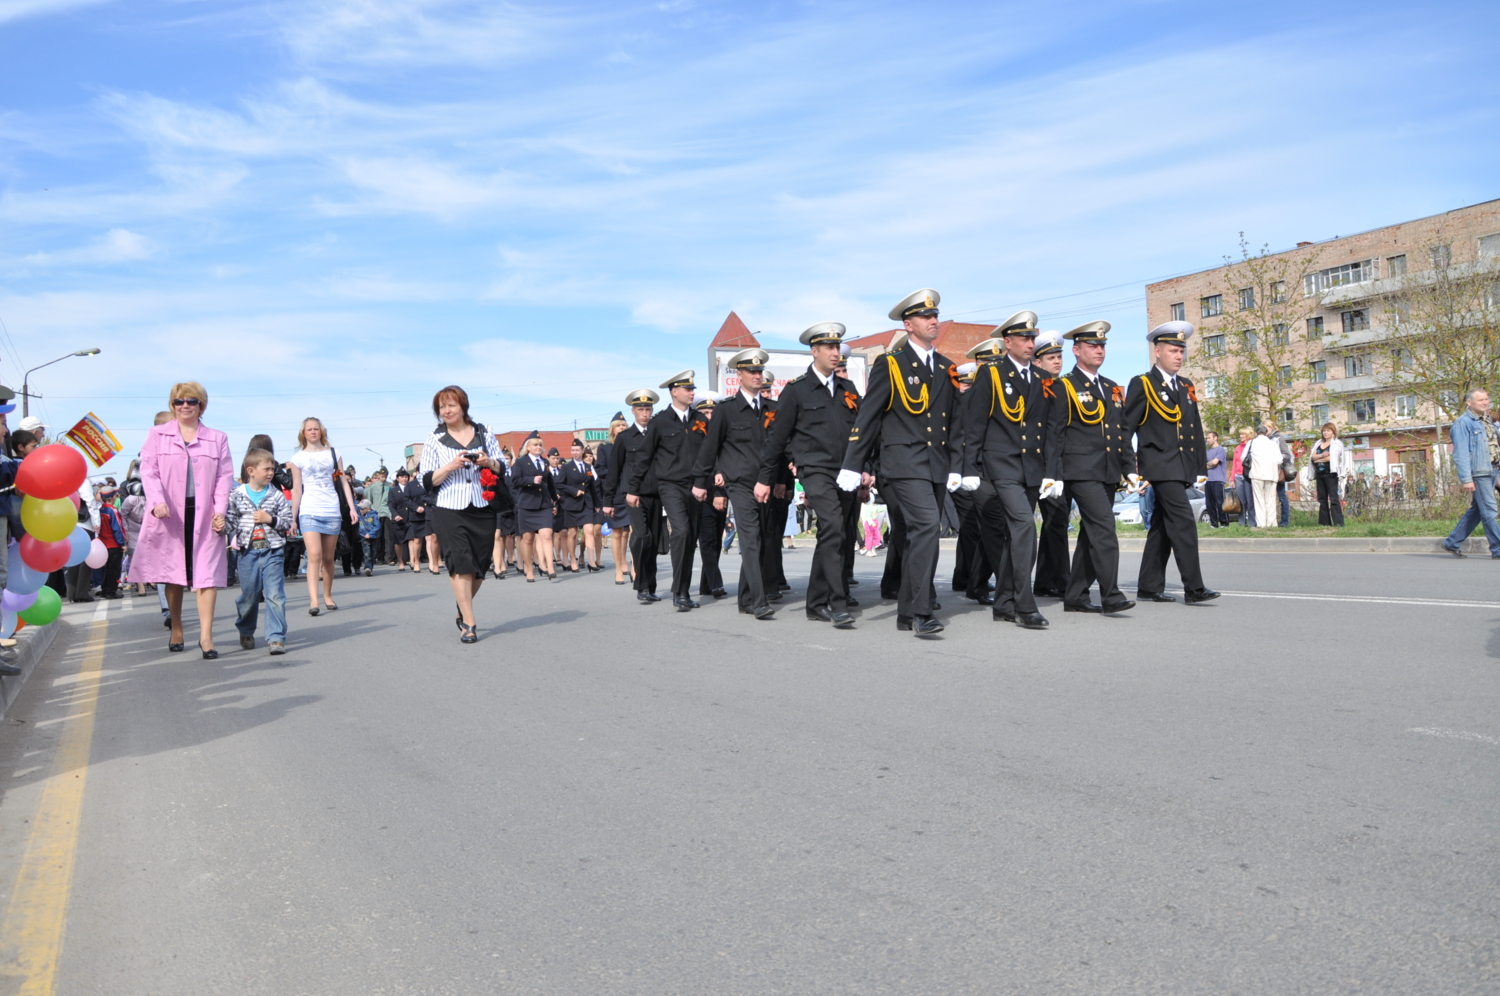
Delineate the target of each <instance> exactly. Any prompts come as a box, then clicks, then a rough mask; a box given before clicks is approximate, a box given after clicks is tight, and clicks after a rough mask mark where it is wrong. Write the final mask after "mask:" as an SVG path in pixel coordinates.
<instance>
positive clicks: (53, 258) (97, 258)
mask: <svg viewBox="0 0 1500 996" xmlns="http://www.w3.org/2000/svg"><path fill="white" fill-rule="evenodd" d="M155 253H156V246H155V244H154V243H153V242H152V241H151V240H150V239H148V238H146V237H145V236H144V235H139V234H137V233H135V232H132V231H130V230H129V229H125V228H111V229H110V230H109V231H108V232H106V233H105V234H104V235H103V236H101V237H100V238H98V239H96V240H95V241H94V242H92V243H91V244H89V245H86V246H79V247H77V248H75V249H63V250H59V251H57V252H37V253H32V254H31V255H29V256H27V257H26V258H25V263H26V264H27V265H28V266H87V265H91V264H111V263H133V262H135V261H137V260H142V259H147V258H149V257H151V256H153V255H155Z"/></svg>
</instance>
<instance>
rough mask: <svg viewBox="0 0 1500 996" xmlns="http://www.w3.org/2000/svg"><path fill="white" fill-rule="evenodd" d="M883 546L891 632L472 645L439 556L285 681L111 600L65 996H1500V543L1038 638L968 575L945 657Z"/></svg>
mask: <svg viewBox="0 0 1500 996" xmlns="http://www.w3.org/2000/svg"><path fill="white" fill-rule="evenodd" d="M808 559H809V554H808V551H807V550H805V549H804V550H799V551H797V552H796V553H795V554H793V555H792V556H791V559H790V561H789V573H794V574H795V573H805V571H806V565H807V562H808ZM1124 561H1125V566H1126V576H1127V577H1130V578H1133V576H1134V567H1135V563H1136V558H1135V556H1134V555H1129V554H1127V555H1126V556H1125V558H1124ZM725 563H726V567H727V568H728V569H727V570H726V574H727V575H730V576H731V577H732V575H733V574H734V573H735V572H736V571H737V562H736V561H735V559H734V558H732V557H731V558H729V559H728V560H726V562H725ZM949 563H950V561H949V560H948V557H947V556H945V558H944V564H943V568H942V569H941V570H940V572H939V577H940V578H941V577H944V576H945V573H946V571H947V570H948V569H949V566H948V565H949ZM882 564H883V560H881V559H868V560H867V559H864V558H859V561H858V569H859V571H860V576H861V577H862V578H863V579H864V581H865V583H864V584H863V585H861V586H860V587H859V588H858V589H857V594H858V595H859V596H860V597H861V598H862V600H863V601H864V603H865V604H864V606H863V609H862V613H861V621H860V625H859V627H858V628H857V629H856V630H853V631H849V632H841V631H836V630H834V629H832V628H830V627H828V626H826V625H822V624H817V623H812V622H807V621H805V620H804V618H803V616H802V613H801V602H800V600H794V599H789V600H788V601H787V602H784V603H783V606H784V608H783V610H782V611H781V612H780V613H779V616H780V618H778V619H777V620H776V621H774V622H757V621H755V620H754V619H752V618H751V617H749V616H743V615H739V614H738V613H736V611H735V605H734V602H733V600H732V599H729V600H726V601H725V602H722V603H717V604H715V603H713V600H712V599H707V600H706V603H707V604H705V605H704V607H703V608H702V609H700V610H698V611H695V612H693V613H691V614H678V613H676V612H674V611H672V608H671V606H670V603H662V604H658V605H655V606H651V607H642V606H639V605H638V604H637V603H636V602H635V601H634V599H633V598H632V597H631V596H630V594H629V589H628V588H623V587H616V586H614V585H613V584H612V575H611V574H610V573H608V572H606V573H603V574H599V575H588V576H570V577H568V578H567V579H566V580H563V581H561V582H559V583H557V584H552V585H549V584H546V583H539V584H526V583H525V582H524V581H522V580H519V579H517V578H516V577H515V576H512V577H511V578H510V579H508V580H506V581H503V582H498V583H496V582H489V583H487V584H486V586H485V588H484V590H483V591H482V592H481V594H480V596H479V620H480V634H481V641H480V642H479V643H478V644H477V645H475V646H472V647H466V646H462V645H460V644H459V643H458V639H457V635H458V634H457V631H456V629H455V628H454V625H453V622H452V613H451V612H450V606H451V604H452V598H451V596H450V594H449V592H448V583H447V579H446V578H441V577H431V576H428V575H425V574H424V575H421V576H417V577H413V576H410V575H403V576H396V575H393V574H390V573H386V574H384V575H379V576H377V577H375V578H373V579H363V578H361V579H351V580H348V581H342V580H341V581H340V582H339V584H338V586H337V595H338V598H339V602H340V604H341V606H342V608H341V610H340V611H338V612H336V613H332V614H329V615H325V616H323V617H320V618H317V619H312V618H309V617H308V616H307V614H306V611H305V608H306V594H305V588H303V587H302V586H300V585H299V586H297V587H296V590H295V591H293V592H292V593H291V596H292V597H291V604H292V612H291V625H292V633H291V637H290V640H289V647H290V653H289V654H288V655H287V656H286V657H282V658H271V657H269V656H267V655H266V653H265V651H264V650H263V649H258V650H256V651H254V652H243V651H240V650H239V649H238V648H237V647H236V644H235V642H234V631H233V627H232V619H233V611H234V610H233V598H232V596H233V595H235V594H237V592H235V591H231V592H227V593H225V594H228V595H230V596H231V597H230V598H226V599H223V600H221V602H220V606H219V623H218V625H219V640H218V642H219V646H220V648H221V650H222V651H223V652H224V656H223V658H222V659H220V660H219V661H216V662H208V661H203V660H200V659H199V658H198V656H197V655H196V654H192V653H189V654H168V653H166V652H165V643H166V631H165V630H164V629H162V628H161V626H160V622H159V616H158V614H157V611H156V608H155V602H154V599H143V600H141V601H140V602H138V603H134V605H133V607H132V608H131V609H130V610H128V611H127V610H124V609H123V608H122V606H121V605H120V604H119V603H114V604H113V605H111V606H110V607H109V608H108V609H107V610H105V615H104V619H103V622H102V623H100V622H95V621H94V617H95V615H96V613H95V612H94V607H93V606H79V607H70V617H69V618H70V620H71V623H70V626H69V628H68V632H66V633H64V634H63V635H62V636H60V637H59V639H58V642H57V644H56V645H55V646H54V648H53V650H52V651H51V653H50V654H49V657H48V659H47V661H46V662H45V663H44V664H43V665H42V667H41V668H40V669H39V670H38V672H37V673H36V674H35V675H34V676H33V678H32V680H31V682H30V684H29V685H28V687H27V689H26V690H25V692H24V693H23V697H22V699H21V701H20V702H19V703H18V704H17V707H16V708H15V709H14V710H13V712H12V714H11V719H10V720H9V721H8V722H7V725H5V726H4V727H3V728H0V765H3V768H4V777H3V779H0V784H3V785H4V786H5V796H4V799H3V801H0V882H6V883H8V882H10V881H12V878H13V876H15V874H16V868H17V867H18V866H19V865H20V863H21V862H22V861H23V860H28V859H27V858H26V855H31V854H35V853H38V852H37V851H36V849H35V847H32V849H31V850H28V840H32V841H33V844H34V841H35V838H36V837H38V836H40V835H42V834H43V832H44V829H45V827H43V826H42V823H44V822H45V821H42V822H41V823H39V825H38V828H37V829H33V827H32V822H31V821H32V820H33V819H34V818H36V819H39V820H40V818H39V817H36V813H37V812H38V806H43V807H44V808H45V806H46V805H47V802H46V798H45V792H46V790H47V789H48V786H49V784H54V783H55V784H62V783H61V782H60V781H59V780H61V779H68V778H76V777H77V776H78V775H79V774H80V772H78V771H76V770H60V766H59V765H58V764H57V762H56V757H57V752H58V750H59V747H58V744H59V742H64V743H66V741H67V737H68V734H67V733H66V732H65V731H66V730H68V729H75V730H76V729H81V728H83V727H82V726H80V725H79V724H87V723H88V722H90V721H91V722H92V724H93V725H92V741H91V743H89V744H88V745H87V747H86V748H85V753H86V756H88V758H89V764H88V766H87V770H86V772H82V773H83V774H86V776H87V778H86V782H75V783H74V784H83V785H86V788H84V789H83V790H82V798H81V816H80V817H79V818H78V819H77V820H76V830H74V831H71V832H73V834H74V836H73V842H72V844H70V845H68V847H69V848H71V850H67V849H65V850H64V851H59V852H58V854H59V855H62V856H64V857H71V860H72V861H73V864H72V869H73V874H72V879H71V890H70V898H69V901H68V903H67V906H66V910H65V926H66V929H65V934H63V935H62V947H61V956H60V961H59V962H58V966H57V976H56V988H55V991H56V992H57V993H60V994H103V993H121V994H131V996H137V994H183V996H203V994H210V993H213V994H219V993H223V994H275V996H292V994H309V996H335V994H359V996H370V994H387V993H392V994H394V993H402V994H406V993H420V994H429V993H432V994H436V993H444V994H447V993H452V994H478V993H506V994H511V993H515V994H587V996H593V994H601V996H603V994H626V993H628V994H651V996H661V994H710V993H712V994H719V993H725V994H729V993H743V994H772V993H775V994H782V993H785V994H806V993H847V994H861V996H868V994H887V993H889V994H903V996H905V994H926V993H933V994H955V993H1048V994H1053V993H1077V994H1101V993H1243V994H1257V996H1259V994H1266V993H1277V994H1300V993H1391V994H1397V993H1399V994H1408V996H1409V994H1428V993H1434V994H1436V993H1441V994H1481V993H1483V994H1492V993H1496V992H1500V920H1497V915H1500V846H1497V845H1500V830H1497V821H1496V813H1497V811H1500V681H1497V678H1496V671H1497V658H1500V594H1496V593H1497V592H1500V584H1497V582H1500V564H1495V563H1491V562H1490V561H1488V560H1468V561H1462V562H1460V561H1455V560H1452V559H1449V558H1444V557H1436V556H1433V557H1427V556H1410V555H1408V556H1400V555H1377V554H1357V555H1347V556H1340V555H1326V554H1325V555H1315V556H1313V555H1257V554H1211V555H1206V556H1205V567H1206V574H1207V578H1208V581H1209V583H1210V584H1211V585H1213V586H1215V587H1218V588H1221V589H1223V590H1224V591H1226V592H1231V593H1233V592H1238V593H1241V594H1226V596H1225V597H1224V598H1222V599H1220V600H1219V601H1217V602H1214V603H1212V604H1208V605H1203V606H1191V607H1190V606H1185V605H1181V604H1177V605H1145V606H1141V607H1139V608H1137V609H1136V610H1134V611H1133V612H1131V613H1130V614H1129V615H1128V616H1124V617H1121V618H1110V619H1105V618H1100V617H1097V616H1082V615H1063V614H1062V613H1061V611H1060V609H1059V607H1058V606H1056V604H1055V603H1052V602H1050V601H1047V602H1044V603H1043V608H1042V611H1043V612H1044V613H1046V614H1047V615H1049V616H1050V617H1051V619H1052V628H1051V630H1050V631H1047V632H1040V633H1034V632H1027V631H1023V630H1020V629H1018V628H1016V627H1014V626H1012V625H1007V624H999V623H993V622H991V621H990V619H989V612H988V609H985V608H982V607H980V606H977V605H974V604H973V603H968V602H964V601H962V600H961V599H959V598H958V597H957V596H955V595H953V594H951V593H949V592H948V591H947V586H946V584H943V585H940V589H939V590H940V593H941V597H942V599H943V601H944V603H945V605H944V609H943V612H942V615H943V616H945V617H946V618H947V619H948V621H949V623H950V625H949V628H948V630H947V631H946V632H945V633H944V634H943V637H942V638H941V639H939V640H932V641H920V640H917V639H914V638H912V637H911V636H910V635H909V634H898V633H897V631H896V629H895V609H894V604H893V603H882V602H880V601H879V599H878V596H877V592H876V585H875V584H874V583H873V582H874V578H875V577H876V575H877V574H878V571H879V570H880V568H881V566H882ZM1169 578H1175V571H1172V570H1170V569H1169ZM793 583H794V585H797V587H798V590H799V591H800V590H801V587H802V586H801V582H800V579H799V578H797V577H794V578H793ZM1288 595H1292V596H1297V597H1287V596H1288ZM74 609H77V610H79V611H77V612H76V613H74V612H71V610H74ZM189 634H190V635H189V640H190V641H191V639H192V635H191V634H192V631H191V630H190V631H189ZM91 637H96V638H98V639H99V640H101V641H103V642H102V643H100V644H99V645H98V646H101V647H102V648H103V655H104V656H103V660H102V670H99V671H98V672H97V675H98V686H97V687H98V691H97V700H94V699H92V697H91V693H89V692H88V689H90V688H91V687H92V685H90V684H89V683H88V681H86V680H84V679H83V678H81V677H80V667H81V662H83V661H85V659H86V651H87V644H88V641H89V639H90V638H91ZM191 649H192V645H191V642H190V643H189V650H191ZM64 749H66V748H65V747H64ZM61 767H66V766H65V765H63V766H61ZM49 772H50V773H51V777H48V776H49ZM64 787H66V786H65V785H64ZM63 822H66V821H63ZM69 826H70V827H71V826H73V824H69ZM46 832H47V833H52V832H54V831H52V830H47V831H46ZM55 832H56V833H57V834H59V839H61V840H63V842H64V844H67V839H68V833H69V832H70V831H68V830H67V829H66V828H64V829H61V830H56V831H55ZM43 853H44V854H48V855H50V854H51V852H50V851H46V852H43ZM48 860H51V858H48ZM59 860H61V858H59ZM63 891H64V892H67V891H68V890H63ZM10 901H11V903H12V915H11V918H10V919H8V920H7V921H6V922H7V925H8V926H7V931H8V934H7V936H5V937H4V938H0V944H4V945H10V946H11V948H12V954H14V948H15V945H16V944H18V943H21V942H22V941H25V942H27V943H32V944H35V943H36V940H35V937H36V936H40V935H35V936H34V935H33V933H32V932H30V931H28V930H27V929H25V928H17V927H16V924H15V919H14V917H15V913H14V906H15V903H16V900H15V897H14V896H12V897H11V898H10ZM59 915H63V914H59ZM28 939H29V940H28ZM13 971H14V970H13ZM4 974H5V972H4V971H3V970H0V976H3V975H4ZM10 981H11V983H12V985H14V984H15V983H16V982H17V980H16V979H12V980H10ZM13 991H19V990H16V989H13V988H7V987H6V986H5V984H4V981H3V980H0V993H9V992H13Z"/></svg>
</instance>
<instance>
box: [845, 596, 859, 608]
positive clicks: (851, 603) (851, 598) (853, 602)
mask: <svg viewBox="0 0 1500 996" xmlns="http://www.w3.org/2000/svg"><path fill="white" fill-rule="evenodd" d="M844 604H845V605H848V606H851V607H852V608H856V609H857V608H859V599H857V598H855V597H854V596H853V595H850V596H849V597H848V598H845V599H844Z"/></svg>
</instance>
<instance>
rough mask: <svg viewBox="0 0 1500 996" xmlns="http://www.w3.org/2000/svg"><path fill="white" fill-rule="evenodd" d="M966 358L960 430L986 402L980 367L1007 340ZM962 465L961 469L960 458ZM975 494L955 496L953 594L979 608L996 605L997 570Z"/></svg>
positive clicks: (977, 348) (982, 345)
mask: <svg viewBox="0 0 1500 996" xmlns="http://www.w3.org/2000/svg"><path fill="white" fill-rule="evenodd" d="M964 355H965V356H966V357H968V360H969V362H967V363H960V364H959V365H958V367H957V370H958V371H959V373H958V377H957V379H958V385H959V390H960V391H961V392H962V393H961V394H960V395H959V397H958V411H957V412H956V413H955V414H954V416H953V417H954V418H955V419H956V420H957V423H958V425H959V426H960V427H962V426H963V424H964V416H965V413H966V411H967V408H968V406H969V405H970V404H971V403H973V402H974V401H979V400H982V399H983V398H984V394H983V392H980V391H976V390H974V381H975V379H976V378H977V377H978V375H979V368H980V365H981V364H984V363H988V362H990V361H991V360H997V359H999V358H1000V357H1002V356H1004V355H1005V340H1004V339H995V338H990V339H985V340H984V341H982V342H979V343H976V344H975V345H974V346H973V347H972V348H970V350H969V351H968V352H967V353H965V354H964ZM958 446H959V450H960V453H962V450H963V433H962V431H960V432H959V433H958ZM960 465H962V458H961V457H960ZM976 494H978V492H977V491H965V490H964V489H963V488H962V487H960V488H959V489H958V490H957V491H955V492H953V494H952V498H953V508H954V510H955V511H956V512H958V546H957V549H955V550H954V551H953V590H954V591H955V592H962V593H963V596H964V597H965V598H969V599H972V600H974V601H976V602H978V603H979V604H980V605H994V604H995V596H994V594H993V592H994V586H993V585H991V584H990V578H992V577H993V576H994V574H995V566H994V562H993V561H991V560H990V556H989V552H988V551H987V550H986V549H985V545H984V536H983V522H982V518H983V517H982V516H981V515H980V514H979V505H978V503H977V501H976V500H975V495H976Z"/></svg>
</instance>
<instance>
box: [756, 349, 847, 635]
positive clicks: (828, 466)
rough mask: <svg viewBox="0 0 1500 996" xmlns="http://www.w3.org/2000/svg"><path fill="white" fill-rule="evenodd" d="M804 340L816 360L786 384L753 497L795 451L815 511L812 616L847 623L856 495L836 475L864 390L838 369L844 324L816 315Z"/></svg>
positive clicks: (760, 496) (764, 491)
mask: <svg viewBox="0 0 1500 996" xmlns="http://www.w3.org/2000/svg"><path fill="white" fill-rule="evenodd" d="M801 342H802V344H803V345H804V346H808V347H810V348H811V349H812V363H811V365H809V366H808V368H807V373H805V374H803V375H802V376H801V377H798V378H797V379H796V380H793V381H792V382H791V383H789V384H787V386H786V387H784V388H782V389H781V397H780V398H778V399H777V401H778V404H777V406H776V414H775V417H774V418H773V419H772V420H771V432H770V435H769V436H767V437H766V445H765V450H764V452H763V453H762V455H761V461H760V474H759V478H758V480H757V481H756V484H755V500H756V501H761V502H763V501H766V500H767V499H768V498H769V497H770V496H771V484H772V482H774V481H776V480H777V473H778V471H779V469H780V468H781V467H782V466H783V465H785V463H786V461H787V459H788V457H790V459H791V462H792V464H793V466H795V467H796V468H797V477H798V478H799V479H800V480H801V481H802V493H803V495H804V497H805V500H806V501H807V505H808V507H809V508H811V509H812V510H813V513H814V514H815V515H817V517H818V543H817V546H816V547H815V548H814V549H813V562H812V572H811V574H810V575H809V577H808V579H807V618H809V619H812V620H816V621H820V622H831V623H833V625H834V626H835V627H837V628H839V629H850V628H852V627H853V626H854V616H852V615H850V614H849V607H848V602H847V601H846V599H845V595H844V554H843V543H844V530H845V528H847V519H848V517H849V514H850V512H851V511H852V508H853V504H854V496H853V494H845V492H844V490H842V489H841V488H840V486H839V484H838V481H837V479H838V477H840V476H841V474H840V472H839V461H840V460H841V459H843V458H844V450H845V441H846V440H847V439H848V438H849V427H850V424H851V416H854V415H857V414H858V412H859V408H860V403H859V392H857V391H856V390H855V389H854V384H853V383H852V382H850V381H847V380H845V379H844V378H842V377H840V376H839V375H838V374H836V373H834V372H833V368H834V366H835V365H836V363H837V362H838V358H839V347H840V346H842V345H843V342H844V326H843V325H840V324H839V323H838V322H819V323H818V324H816V325H814V326H812V327H811V328H809V329H807V330H806V331H805V332H803V333H802V336H801ZM855 484H856V486H858V484H859V475H858V474H855ZM848 490H849V491H851V492H852V491H853V489H852V488H850V489H848Z"/></svg>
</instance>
